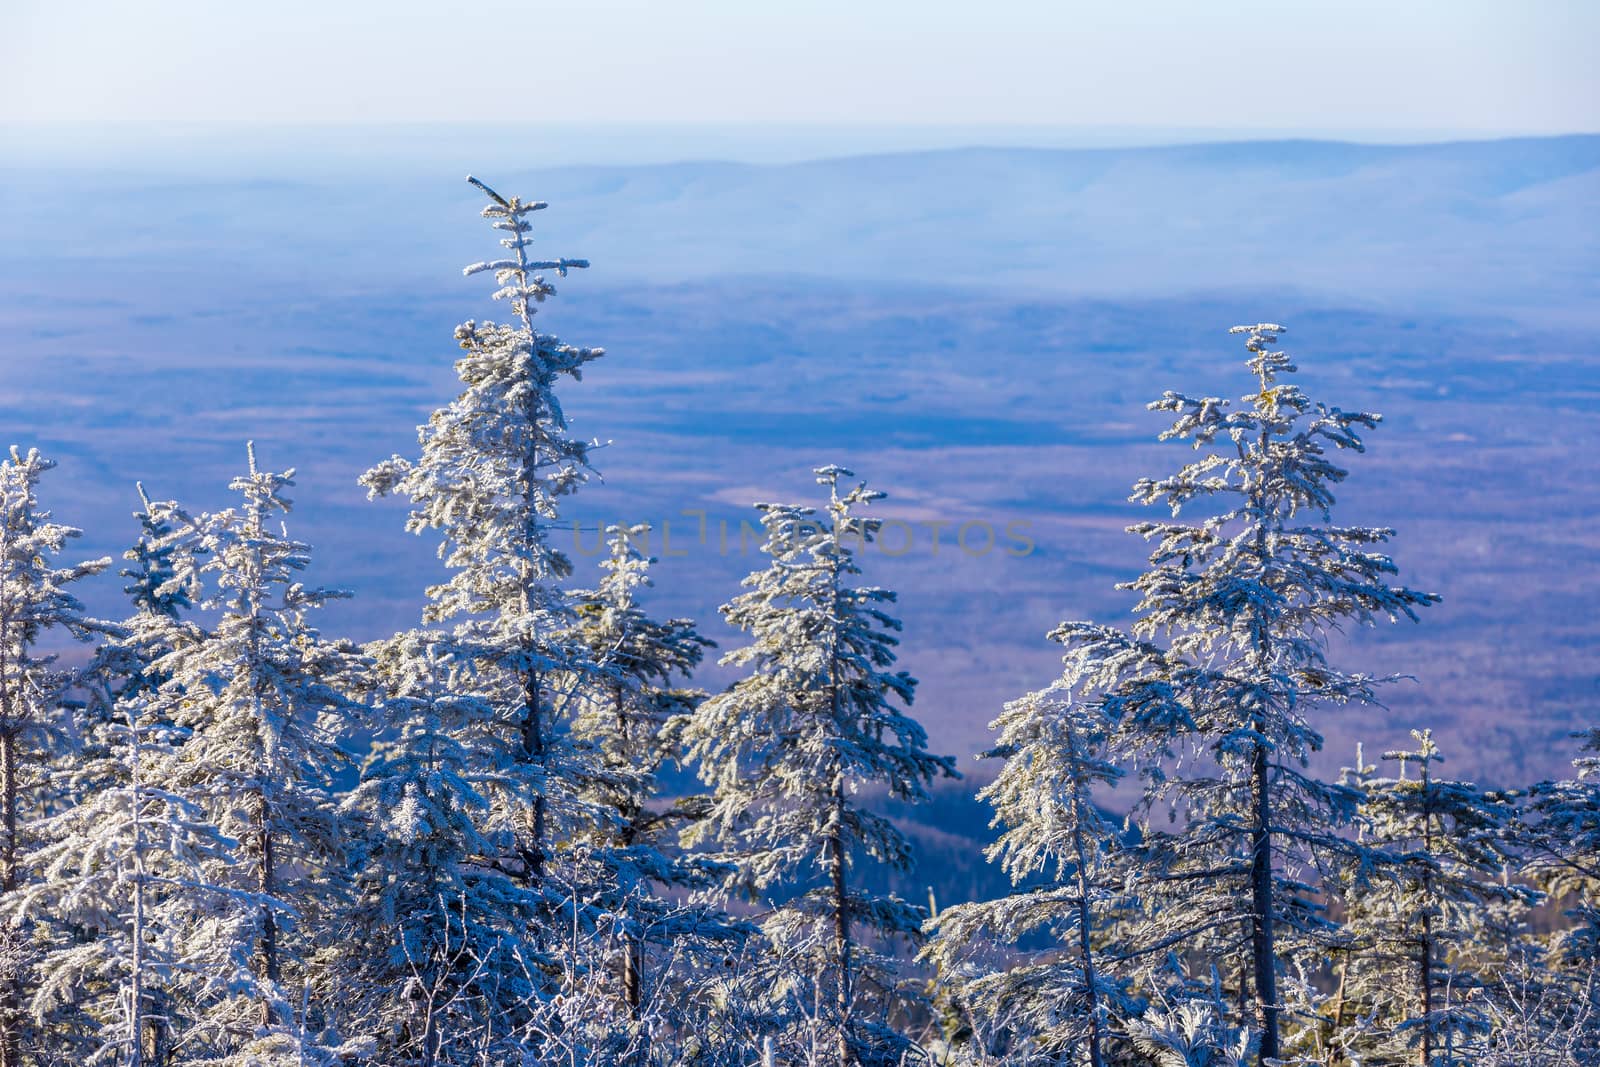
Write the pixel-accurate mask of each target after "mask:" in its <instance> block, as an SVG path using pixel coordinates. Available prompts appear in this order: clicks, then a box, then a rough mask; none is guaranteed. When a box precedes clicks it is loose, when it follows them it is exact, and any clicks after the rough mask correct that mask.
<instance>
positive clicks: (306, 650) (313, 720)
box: [149, 446, 365, 1055]
mask: <svg viewBox="0 0 1600 1067" xmlns="http://www.w3.org/2000/svg"><path fill="white" fill-rule="evenodd" d="M293 473H294V472H293V471H287V472H284V473H281V474H279V473H273V472H270V471H265V470H261V469H260V468H259V467H258V466H257V464H256V458H255V449H254V447H253V446H252V447H251V448H250V449H249V470H248V472H247V473H245V474H244V475H242V476H240V477H238V478H235V479H234V480H233V482H232V483H231V484H230V488H231V489H232V490H234V491H235V492H237V493H238V494H239V495H240V497H241V500H240V504H239V506H237V507H235V508H229V509H225V510H222V511H218V512H211V513H203V514H200V515H195V516H191V515H189V514H188V513H186V512H183V511H182V510H176V511H174V524H173V525H174V530H173V533H172V535H171V537H172V542H173V544H174V546H175V547H176V549H177V551H176V554H175V557H174V568H175V571H176V574H175V577H174V578H173V583H174V584H175V585H176V586H179V587H182V588H183V589H184V590H186V592H187V594H188V595H189V597H190V598H191V600H192V601H193V602H194V603H195V604H196V605H197V606H198V607H199V608H200V609H201V610H202V611H204V612H207V613H211V619H210V620H208V623H207V624H206V625H201V624H200V623H195V622H185V623H182V624H181V625H182V626H183V627H184V628H185V630H186V631H187V632H186V633H185V634H184V635H183V636H181V637H180V638H179V639H177V640H175V641H174V642H173V648H172V650H171V651H170V652H168V653H167V654H166V655H164V656H162V657H161V658H159V659H158V660H156V661H155V662H154V663H153V664H152V670H154V671H156V672H158V673H159V674H160V676H161V677H162V679H163V681H162V683H161V685H160V687H159V689H157V690H156V691H155V693H154V694H153V695H152V696H151V697H150V704H149V706H150V711H151V714H152V715H153V716H154V717H155V718H156V719H157V720H158V721H166V722H171V723H172V724H173V725H174V726H176V727H177V728H179V729H181V730H183V731H184V737H183V742H182V744H181V745H180V746H178V747H177V749H176V751H175V752H174V754H173V758H172V759H171V761H170V763H169V764H168V769H167V782H168V783H169V784H170V785H171V786H172V787H173V788H176V789H182V790H189V791H193V792H195V793H198V794H200V795H202V796H203V797H204V803H205V807H206V814H207V816H208V818H209V819H210V821H211V822H212V823H213V824H214V825H215V826H216V827H217V828H218V830H220V831H221V832H222V834H223V835H225V836H226V837H227V838H228V839H229V840H230V841H231V842H233V845H232V847H231V848H230V849H229V855H228V856H227V857H226V860H225V861H222V862H217V863H212V864H208V865H207V867H206V875H207V881H208V882H210V883H212V884H215V885H220V886H225V887H227V888H229V889H231V890H233V891H235V893H236V894H248V895H249V897H248V899H249V904H248V905H247V906H245V907H239V906H236V905H231V904H230V905H229V906H226V907H214V908H209V909H205V910H203V911H200V912H197V913H196V914H195V915H194V916H193V917H192V921H191V923H190V924H189V926H188V928H187V929H186V930H185V931H184V933H183V935H182V936H183V937H185V938H186V939H188V944H189V946H190V948H189V950H190V951H194V952H201V951H204V952H207V953H209V954H210V955H211V958H212V959H213V961H214V962H213V963H212V965H211V973H210V977H211V979H212V982H211V985H210V988H209V989H208V990H207V1001H206V1003H204V1004H203V1005H202V1008H201V1010H200V1011H199V1012H198V1014H197V1019H196V1026H197V1027H198V1029H197V1030H196V1032H195V1033H194V1034H192V1035H191V1036H190V1037H189V1038H188V1040H189V1041H190V1042H191V1047H193V1048H195V1049H207V1050H209V1051H210V1052H211V1053H212V1054H215V1055H223V1054H227V1053H230V1052H237V1050H239V1049H240V1048H241V1047H242V1042H244V1041H245V1040H246V1039H256V1036H257V1032H258V1031H265V1033H266V1034H267V1037H261V1038H259V1039H260V1040H268V1039H270V1035H271V1034H272V1033H280V1034H284V1033H287V1031H288V1030H289V1029H290V1028H291V1025H292V1023H293V1020H294V1018H295V1016H296V1007H295V1005H296V1003H297V1001H298V1000H299V997H297V996H296V995H295V993H296V992H297V991H298V990H299V989H300V987H301V984H302V983H303V981H304V980H305V973H304V968H303V966H302V965H303V963H304V961H305V959H306V957H307V956H308V955H309V954H310V948H311V946H312V945H313V944H314V941H315V938H314V935H315V933H316V932H317V929H316V928H317V927H318V926H320V925H325V923H326V914H325V912H326V906H327V903H328V901H329V899H330V896H331V895H332V894H333V893H334V892H335V891H336V890H337V889H338V882H339V880H340V874H341V872H342V870H343V866H344V860H343V856H342V839H343V833H342V829H341V827H340V825H339V820H338V815H337V810H336V805H335V798H334V786H335V776H336V775H337V774H339V773H340V772H341V771H342V770H343V769H344V768H345V767H347V766H348V765H349V763H350V756H349V754H348V753H347V752H346V751H345V749H344V747H343V743H342V738H343V736H344V735H345V734H346V733H347V732H348V731H349V730H350V729H351V727H352V725H353V723H352V720H353V718H354V717H355V716H356V715H357V714H359V712H360V707H359V705H357V704H356V703H355V702H354V701H353V700H352V698H351V695H350V694H352V693H353V692H355V691H357V689H358V688H359V687H360V686H361V684H362V675H363V673H364V670H365V667H364V661H363V660H362V658H361V657H360V656H359V655H358V654H357V652H356V650H355V649H354V648H353V647H352V646H350V645H349V644H348V643H346V642H335V641H329V640H326V639H324V638H323V637H322V636H321V635H320V634H319V633H318V632H317V630H316V629H315V628H314V627H313V626H312V624H311V621H310V617H309V616H310V613H311V612H313V611H315V610H316V609H317V608H319V607H321V606H322V605H323V604H325V603H326V602H327V601H328V600H330V599H332V598H334V597H338V596H342V595H344V594H342V593H338V592H333V591H328V590H323V589H312V588H307V587H306V586H305V585H303V584H302V583H301V582H300V581H299V580H298V579H299V574H300V572H302V571H303V570H305V568H306V567H307V565H308V564H309V562H310V549H309V547H308V546H307V545H305V544H303V543H301V542H299V541H295V540H293V539H292V538H290V537H289V536H288V533H287V531H286V530H285V529H284V527H283V525H282V523H281V519H282V517H283V515H284V514H286V513H287V512H288V511H289V508H290V502H289V501H288V499H287V498H286V497H285V496H284V495H283V492H284V490H285V489H287V488H288V487H290V486H292V485H293V484H294V483H293ZM235 899H238V898H237V897H235ZM271 1040H276V1039H271ZM285 1040H287V1038H285ZM296 1054H298V1052H297V1053H296Z"/></svg>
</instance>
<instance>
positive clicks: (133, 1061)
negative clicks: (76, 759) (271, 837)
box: [6, 696, 236, 1067]
mask: <svg viewBox="0 0 1600 1067" xmlns="http://www.w3.org/2000/svg"><path fill="white" fill-rule="evenodd" d="M146 705H147V701H146V698H145V697H144V696H132V697H128V698H125V699H124V700H122V701H119V703H118V707H119V708H120V709H121V710H122V711H123V712H124V713H125V714H126V715H127V716H128V721H127V723H126V725H125V727H124V728H123V730H122V731H121V732H120V733H117V732H113V731H109V730H108V731H107V735H108V737H107V740H109V741H110V743H111V749H110V752H109V754H107V755H105V756H102V757H100V758H99V759H97V760H96V761H95V762H96V763H97V764H104V763H107V762H109V761H115V766H110V767H106V766H100V767H97V768H94V769H95V770H97V771H98V772H99V773H100V775H101V779H102V785H101V786H100V788H98V789H97V790H95V791H94V792H92V793H88V794H86V795H85V796H84V797H83V798H82V800H81V802H80V803H78V804H76V805H74V806H72V807H70V808H68V809H66V810H65V811H63V812H60V813H58V814H56V815H54V816H51V817H49V818H47V819H45V820H44V821H43V822H42V823H40V825H39V828H38V829H39V833H38V836H39V838H40V839H41V840H42V841H43V842H44V843H43V844H41V845H40V846H39V847H38V848H36V849H35V850H34V851H33V852H32V853H31V854H30V855H29V857H28V861H29V864H30V865H31V866H32V867H33V869H35V870H37V871H38V872H39V878H38V879H37V880H36V881H33V882H31V883H29V884H28V885H26V886H24V887H23V888H22V889H21V890H20V891H19V892H18V893H17V894H16V899H15V900H14V901H9V902H8V903H7V907H6V911H7V913H8V917H9V918H11V919H13V920H23V921H31V922H35V923H39V924H41V925H42V924H48V925H49V926H50V927H52V928H53V930H54V932H55V935H56V936H54V937H52V938H50V940H49V942H48V946H47V947H46V948H45V949H44V951H43V952H42V953H41V955H40V960H39V966H38V973H39V979H38V982H37V983H36V987H35V989H34V991H33V995H32V997H31V999H30V1001H29V1003H28V1004H27V1008H28V1010H29V1011H30V1012H31V1013H32V1014H33V1016H34V1019H35V1021H36V1022H37V1024H38V1025H40V1026H41V1027H45V1026H47V1025H48V1024H49V1023H50V1022H51V1021H52V1017H53V1016H58V1015H61V1014H63V1013H64V1014H65V1015H66V1018H65V1019H57V1020H54V1021H55V1022H56V1023H57V1025H55V1026H53V1027H51V1028H50V1029H49V1031H48V1033H49V1040H50V1043H51V1045H52V1047H53V1048H54V1049H55V1050H56V1051H57V1052H66V1051H67V1050H69V1049H71V1050H73V1051H74V1052H75V1053H76V1054H77V1055H78V1056H80V1057H81V1062H84V1063H115V1064H128V1065H129V1067H161V1065H164V1064H167V1063H169V1062H171V1056H172V1053H173V1047H172V1046H173V1042H172V1040H171V1034H172V1025H171V1023H172V1020H173V1019H174V1018H175V1017H179V1016H181V1014H182V1013H183V1009H184V1007H186V1006H187V1005H188V1004H190V1003H192V1002H193V1001H194V1000H195V999H196V998H195V995H194V994H195V992H196V989H197V986H198V985H199V983H198V982H197V980H196V975H197V974H199V973H203V971H204V968H206V967H207V966H208V965H210V964H212V963H213V962H214V959H213V958H212V957H211V956H210V955H209V953H208V952H207V951H205V949H204V946H198V945H195V944H192V943H188V944H186V943H185V941H184V939H183V938H181V937H179V936H176V935H177V934H178V933H179V932H180V931H182V930H184V929H185V928H186V927H187V926H188V923H189V919H190V917H191V916H192V915H194V914H195V913H196V912H199V911H204V910H207V909H214V908H218V907H227V906H228V904H229V903H230V894H229V893H228V891H227V890H226V889H224V888H222V887H217V886H212V885H209V884H208V877H209V876H210V875H211V874H214V873H215V872H216V871H218V870H222V869H225V868H226V866H227V864H228V862H229V859H230V855H229V848H230V846H231V845H232V842H230V841H228V840H227V839H225V838H223V837H222V835H221V834H220V832H219V831H218V830H217V829H216V827H215V826H214V825H213V824H212V822H211V821H210V819H209V818H208V817H207V815H206V812H205V809H204V807H203V805H202V804H200V803H198V802H197V801H196V799H195V798H194V797H193V796H192V795H190V794H192V791H191V790H183V789H180V788H172V787H168V786H166V785H164V784H163V782H164V779H165V777H166V775H167V773H168V772H169V770H170V766H171V759H172V754H173V748H174V745H175V744H179V743H181V736H179V735H178V734H177V733H176V732H175V731H173V730H172V729H171V728H168V727H165V726H162V725H159V724H156V725H151V724H147V723H146V722H144V721H142V713H143V711H144V709H145V707H146ZM235 899H236V898H235Z"/></svg>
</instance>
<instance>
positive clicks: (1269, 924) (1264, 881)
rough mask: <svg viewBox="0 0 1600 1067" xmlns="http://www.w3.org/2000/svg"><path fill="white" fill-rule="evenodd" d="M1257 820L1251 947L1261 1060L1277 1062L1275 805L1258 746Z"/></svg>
mask: <svg viewBox="0 0 1600 1067" xmlns="http://www.w3.org/2000/svg"><path fill="white" fill-rule="evenodd" d="M1252 778H1253V784H1254V792H1255V796H1254V798H1253V799H1254V802H1255V820H1254V823H1255V824H1254V826H1252V827H1251V830H1250V841H1251V849H1250V853H1251V854H1250V895H1251V902H1252V909H1251V921H1250V935H1251V937H1250V941H1251V948H1252V950H1253V952H1254V955H1255V987H1256V1016H1257V1020H1258V1022H1259V1024H1260V1026H1261V1058H1262V1059H1263V1060H1266V1059H1276V1058H1277V1057H1278V1056H1279V1055H1281V1053H1280V1047H1279V1043H1278V954H1277V950H1276V947H1275V946H1274V944H1273V932H1274V931H1273V915H1272V806H1271V804H1270V802H1269V794H1268V792H1267V788H1268V781H1267V750H1266V747H1265V746H1263V745H1257V746H1256V751H1255V767H1254V773H1253V775H1252Z"/></svg>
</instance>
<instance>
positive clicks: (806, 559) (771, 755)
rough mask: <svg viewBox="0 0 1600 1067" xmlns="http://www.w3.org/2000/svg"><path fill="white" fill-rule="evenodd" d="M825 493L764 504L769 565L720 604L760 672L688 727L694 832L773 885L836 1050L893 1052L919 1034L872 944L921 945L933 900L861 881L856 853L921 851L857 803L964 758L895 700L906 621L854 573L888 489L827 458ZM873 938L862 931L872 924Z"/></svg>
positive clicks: (898, 1053)
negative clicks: (698, 816)
mask: <svg viewBox="0 0 1600 1067" xmlns="http://www.w3.org/2000/svg"><path fill="white" fill-rule="evenodd" d="M816 475H817V481H818V483H819V484H821V485H825V486H827V487H828V504H827V508H826V511H825V512H824V513H823V515H822V516H820V517H819V516H817V513H816V511H815V509H813V508H809V507H799V506H793V505H786V504H758V505H757V507H758V508H759V509H760V511H761V513H762V523H763V526H764V528H765V533H766V540H765V542H764V543H763V545H762V550H763V551H764V552H766V553H767V554H768V555H770V556H771V557H772V559H771V563H770V565H769V566H768V567H767V568H766V569H764V570H761V571H757V572H755V573H754V574H751V575H750V576H749V577H748V578H746V579H745V581H744V584H745V586H746V587H748V588H749V590H750V591H749V592H747V593H744V594H741V595H740V596H738V597H736V598H735V599H734V600H733V601H732V602H731V603H729V604H727V605H725V606H724V607H723V608H722V611H723V614H724V616H725V617H726V618H727V620H728V621H729V622H730V623H731V624H732V625H734V626H736V627H738V628H739V629H741V630H743V631H745V632H746V633H748V634H749V635H750V636H751V639H752V640H751V643H750V644H749V645H746V646H745V647H743V648H739V649H736V650H734V651H732V652H730V653H728V654H727V655H726V656H724V657H723V662H724V663H727V664H733V665H736V666H741V667H749V668H751V671H752V673H751V674H750V675H749V676H748V677H746V678H744V679H742V680H740V681H739V682H736V683H735V684H734V685H733V686H732V687H730V688H729V689H728V690H727V691H726V692H723V693H721V694H718V695H717V696H714V697H712V698H711V699H709V700H707V701H706V702H705V703H703V704H702V705H701V706H700V707H699V709H697V711H696V712H695V716H694V720H693V722H692V724H691V725H690V727H689V732H688V736H689V738H690V741H691V747H690V755H691V757H692V758H693V759H695V760H696V761H698V763H699V768H700V773H701V776H702V778H703V780H704V781H705V782H706V783H707V784H708V785H710V786H712V787H713V790H714V793H713V797H712V806H711V812H710V815H709V817H708V818H707V819H706V820H705V821H704V822H702V823H699V824H696V825H695V826H692V827H690V828H689V831H688V840H689V842H690V843H691V844H692V843H695V842H698V841H702V840H714V841H717V842H720V843H721V844H722V845H723V846H724V848H725V850H726V851H725V856H726V858H728V859H730V860H732V861H734V862H736V863H737V864H738V865H739V872H740V873H739V878H740V879H741V880H742V881H743V883H744V884H745V885H746V887H747V888H748V890H749V891H751V892H752V893H755V892H760V891H771V892H772V895H773V897H774V898H775V899H774V903H773V906H772V909H771V911H770V913H769V914H768V915H767V916H766V919H765V922H764V926H765V929H766V931H767V934H768V936H769V937H770V938H771V939H772V940H773V941H774V942H775V943H777V944H778V945H780V946H796V945H801V944H807V945H814V946H815V948H814V951H813V953H812V956H813V958H812V959H811V961H810V966H809V968H808V970H809V978H810V980H811V981H812V982H814V989H813V990H812V991H811V994H812V995H801V996H800V998H799V999H800V1000H801V1001H804V1002H811V1003H816V1004H817V1008H818V1013H819V1014H820V1015H821V1018H820V1019H818V1020H817V1021H818V1022H819V1023H820V1024H821V1025H822V1028H823V1030H824V1031H825V1032H829V1033H832V1034H833V1035H834V1040H835V1047H836V1057H837V1062H838V1063H839V1064H841V1065H843V1064H852V1063H862V1064H868V1063H879V1062H900V1058H901V1057H902V1055H903V1054H905V1053H906V1051H907V1049H908V1048H909V1042H908V1040H907V1039H906V1038H905V1037H904V1036H903V1035H901V1034H900V1033H898V1032H897V1031H896V1030H895V1029H894V1028H893V1025H892V1018H891V1013H892V1012H893V1011H894V1010H895V1001H896V999H897V997H898V996H899V995H901V989H900V986H901V983H900V981H899V977H898V975H897V973H896V969H895V966H894V963H893V961H892V960H891V959H890V958H888V957H886V956H885V955H883V954H881V953H880V952H878V951H877V950H876V947H875V944H874V940H879V941H884V940H887V941H894V940H900V939H905V940H911V941H913V942H914V941H916V940H918V939H919V936H920V932H921V925H922V923H923V921H924V920H925V919H926V912H925V909H923V908H921V907H917V906H915V905H912V904H908V903H906V902H905V901H903V900H900V899H899V898H897V897H893V896H875V895H871V894H868V893H866V892H863V891H862V890H861V889H860V887H859V884H857V885H852V869H853V867H854V865H855V864H856V863H858V862H861V861H862V860H871V861H876V862H878V863H883V864H889V865H891V866H905V865H907V864H908V863H909V862H910V844H909V842H908V841H907V840H906V838H905V837H904V836H903V835H902V834H901V833H900V832H899V831H898V830H897V829H896V828H895V827H894V826H893V825H892V824H891V823H890V822H889V820H888V819H886V818H884V817H882V816H880V815H878V814H876V813H874V812H872V811H871V810H870V809H869V808H868V807H867V806H866V805H865V804H863V803H862V802H861V801H860V800H858V799H856V797H857V794H858V793H859V792H860V791H862V790H874V791H876V790H881V791H883V792H884V793H886V794H887V795H888V796H890V797H894V798H898V799H902V800H908V801H918V800H922V799H925V798H926V796H927V786H928V785H929V783H930V782H931V781H932V780H933V779H934V778H935V777H936V776H940V775H945V776H950V777H954V776H955V774H956V772H955V767H954V761H953V760H952V759H951V758H949V757H944V756H934V755H931V754H930V753H929V752H928V751H927V748H926V746H927V736H926V734H925V733H924V732H923V729H922V727H921V726H920V725H918V724H917V722H916V721H915V720H914V719H912V718H911V717H909V716H908V715H907V714H906V713H905V712H904V711H903V710H902V709H901V708H900V707H897V706H896V705H897V704H901V705H903V704H908V703H909V702H910V700H911V697H912V690H913V687H914V685H915V680H914V679H912V678H911V677H910V676H909V675H907V674H906V673H905V672H904V671H892V669H891V668H892V667H893V665H894V660H895V655H894V648H895V645H896V644H897V641H896V639H895V638H894V636H893V633H894V632H895V631H897V630H899V628H900V624H899V622H898V621H897V620H895V619H894V618H892V617H891V616H890V615H889V614H888V613H887V612H886V611H885V608H884V606H885V605H887V604H890V603H892V602H893V601H894V599H895V595H894V593H892V592H890V591H889V590H887V589H879V588H873V587H861V586H857V585H855V584H854V579H855V578H856V576H857V575H859V574H860V565H859V562H858V558H857V556H858V553H859V552H860V551H861V550H862V549H863V548H864V546H865V545H867V544H868V543H870V542H871V541H873V540H874V539H875V537H876V536H877V533H878V530H879V528H880V526H881V520H878V519H874V518H868V517H866V516H865V515H862V514H861V510H862V509H864V508H865V507H866V506H867V505H869V504H870V503H872V502H873V501H875V500H879V499H882V497H883V496H884V494H883V493H880V492H877V491H875V490H870V489H868V488H867V487H866V485H865V484H864V483H862V484H857V485H855V486H853V487H852V486H849V485H847V484H846V480H847V479H850V478H853V477H854V475H853V474H852V473H851V472H850V471H848V470H845V469H844V468H842V467H835V466H828V467H820V468H818V469H817V471H816ZM863 935H865V936H863Z"/></svg>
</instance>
